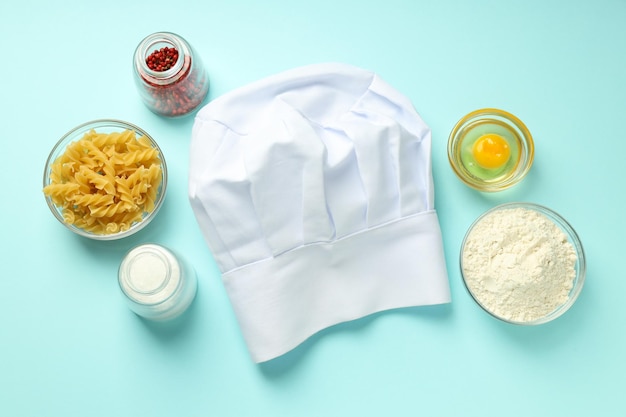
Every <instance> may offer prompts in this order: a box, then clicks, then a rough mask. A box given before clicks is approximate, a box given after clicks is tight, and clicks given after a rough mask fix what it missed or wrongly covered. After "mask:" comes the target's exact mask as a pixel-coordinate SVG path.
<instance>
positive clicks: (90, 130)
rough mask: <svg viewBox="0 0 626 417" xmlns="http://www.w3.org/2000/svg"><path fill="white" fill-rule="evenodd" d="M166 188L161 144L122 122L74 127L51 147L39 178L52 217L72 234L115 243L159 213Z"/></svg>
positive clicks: (102, 122)
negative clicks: (114, 241) (41, 180)
mask: <svg viewBox="0 0 626 417" xmlns="http://www.w3.org/2000/svg"><path fill="white" fill-rule="evenodd" d="M166 188H167V165H166V163H165V158H164V157H163V153H162V151H161V148H159V145H158V144H157V143H156V142H155V140H154V139H153V138H152V137H151V136H150V135H149V134H148V133H146V132H145V131H144V130H142V129H141V128H139V127H137V126H135V125H133V124H131V123H128V122H124V121H121V120H105V119H101V120H94V121H90V122H87V123H84V124H81V125H80V126H77V127H75V128H74V129H72V130H71V131H69V132H68V133H66V134H65V135H64V136H63V137H62V138H61V139H60V140H59V141H58V142H57V144H56V145H55V146H54V148H53V149H52V151H51V152H50V155H49V156H48V160H47V161H46V166H45V170H44V174H43V194H44V196H45V199H46V202H47V203H48V206H49V207H50V210H51V211H52V214H54V216H55V217H56V218H57V220H59V221H60V222H61V223H62V224H63V225H65V226H66V227H67V228H68V229H69V230H71V231H72V232H74V233H76V234H78V235H80V236H84V237H87V238H91V239H96V240H115V239H121V238H123V237H126V236H130V235H132V234H134V233H136V232H138V231H139V230H141V229H143V228H144V227H145V226H147V225H148V223H150V221H151V220H152V219H153V218H154V217H155V216H156V214H157V213H158V211H159V209H160V207H161V205H162V203H163V200H164V198H165V190H166Z"/></svg>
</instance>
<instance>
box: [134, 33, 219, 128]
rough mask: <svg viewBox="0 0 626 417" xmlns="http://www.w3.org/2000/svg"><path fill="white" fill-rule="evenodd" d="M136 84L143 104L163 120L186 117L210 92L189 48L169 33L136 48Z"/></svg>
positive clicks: (205, 77)
mask: <svg viewBox="0 0 626 417" xmlns="http://www.w3.org/2000/svg"><path fill="white" fill-rule="evenodd" d="M133 67H134V75H135V83H136V85H137V89H138V91H139V94H140V96H141V99H142V100H143V102H144V104H145V105H146V106H147V107H148V108H149V109H150V110H151V111H153V112H154V113H156V114H158V115H161V116H165V117H179V116H185V115H187V114H189V113H191V112H192V111H193V110H195V109H196V108H198V106H200V104H201V103H202V102H203V100H204V98H205V97H206V95H207V93H208V91H209V79H208V76H207V73H206V70H205V68H204V66H203V64H202V60H201V59H200V57H199V56H198V54H196V52H195V50H194V49H193V48H192V47H191V45H190V44H189V43H188V42H187V41H186V40H185V39H183V38H182V37H181V36H179V35H177V34H175V33H171V32H156V33H153V34H151V35H149V36H147V37H146V38H144V39H143V40H142V41H141V43H139V45H138V46H137V49H136V50H135V56H134V60H133Z"/></svg>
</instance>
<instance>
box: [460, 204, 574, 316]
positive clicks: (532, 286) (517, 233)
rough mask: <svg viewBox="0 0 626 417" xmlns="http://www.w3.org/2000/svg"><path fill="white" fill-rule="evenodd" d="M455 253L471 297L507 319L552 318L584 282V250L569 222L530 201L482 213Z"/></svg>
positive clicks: (564, 310)
mask: <svg viewBox="0 0 626 417" xmlns="http://www.w3.org/2000/svg"><path fill="white" fill-rule="evenodd" d="M460 258H461V259H460V263H461V274H462V276H463V281H464V283H465V286H466V288H467V290H468V291H469V293H470V295H471V296H472V298H474V300H475V301H476V302H477V303H478V305H479V306H480V307H482V308H483V309H484V310H485V311H486V312H487V313H489V314H491V315H492V316H494V317H496V318H498V319H500V320H503V321H505V322H507V323H513V324H520V325H537V324H542V323H547V322H549V321H551V320H554V319H556V318H557V317H559V316H561V315H562V314H563V313H565V312H566V311H567V310H568V309H569V308H570V307H571V306H572V305H573V304H574V302H575V301H576V299H577V298H578V295H579V294H580V291H581V289H582V287H583V284H584V281H585V271H586V266H585V254H584V251H583V247H582V244H581V242H580V239H579V238H578V235H577V234H576V232H575V231H574V229H573V228H572V226H571V225H570V224H569V223H568V222H567V221H566V220H565V219H564V218H563V217H561V216H560V215H559V214H558V213H556V212H554V211H553V210H551V209H549V208H547V207H544V206H541V205H537V204H532V203H507V204H502V205H499V206H496V207H494V208H492V209H490V210H488V211H486V212H485V213H483V214H482V215H481V216H480V217H479V218H478V219H476V221H475V222H474V223H473V224H472V225H471V226H470V228H469V230H468V232H467V234H466V235H465V238H464V239H463V243H462V245H461V256H460Z"/></svg>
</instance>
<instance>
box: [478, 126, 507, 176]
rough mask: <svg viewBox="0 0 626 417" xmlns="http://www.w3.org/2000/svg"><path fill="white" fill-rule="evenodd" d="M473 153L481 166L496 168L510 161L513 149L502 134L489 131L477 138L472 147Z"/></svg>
mask: <svg viewBox="0 0 626 417" xmlns="http://www.w3.org/2000/svg"><path fill="white" fill-rule="evenodd" d="M472 155H473V156H474V159H475V160H476V163H477V164H478V165H480V166H481V167H483V168H487V169H495V168H500V167H502V166H504V164H506V163H507V162H508V160H509V158H511V149H510V148H509V144H508V143H507V141H506V139H504V138H503V137H502V136H500V135H496V134H494V133H488V134H486V135H482V136H481V137H479V138H478V140H476V142H475V143H474V146H473V147H472Z"/></svg>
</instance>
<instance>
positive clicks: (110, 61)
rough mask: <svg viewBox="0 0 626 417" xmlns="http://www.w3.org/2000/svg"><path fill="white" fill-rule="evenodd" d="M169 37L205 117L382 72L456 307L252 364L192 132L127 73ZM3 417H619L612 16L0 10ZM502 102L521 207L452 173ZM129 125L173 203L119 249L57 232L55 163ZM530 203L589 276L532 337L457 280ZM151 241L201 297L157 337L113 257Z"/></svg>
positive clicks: (409, 4)
mask: <svg viewBox="0 0 626 417" xmlns="http://www.w3.org/2000/svg"><path fill="white" fill-rule="evenodd" d="M161 30H167V31H172V32H176V33H179V34H180V35H182V36H183V37H185V38H186V39H187V40H188V41H189V42H190V43H191V44H192V45H193V46H194V47H195V48H196V49H197V51H198V53H199V54H201V56H202V58H203V60H204V62H205V64H206V66H207V69H208V71H209V74H210V77H211V82H212V86H211V90H210V93H209V100H210V99H214V98H215V97H218V96H220V95H222V94H224V93H227V92H229V91H231V90H233V89H234V88H237V87H239V86H243V85H245V84H247V83H249V82H251V81H254V80H257V79H259V78H262V77H265V76H268V75H271V74H274V73H277V72H280V71H283V70H286V69H289V68H293V67H296V66H300V65H305V64H310V63H318V62H324V61H340V62H345V63H349V64H353V65H357V66H360V67H363V68H367V69H371V70H374V71H376V72H378V73H379V74H380V75H381V76H382V77H383V78H384V79H385V80H386V81H387V82H389V83H390V84H391V85H393V86H395V87H396V88H397V89H398V90H400V91H402V92H403V93H404V94H406V95H407V96H408V97H409V98H410V99H411V100H412V101H413V103H414V105H415V107H416V109H417V110H418V112H419V113H420V114H421V116H422V117H423V118H424V120H425V121H426V123H427V124H429V126H430V127H431V128H432V131H433V146H432V159H433V174H434V180H435V186H436V189H435V192H436V206H437V210H438V213H439V216H440V221H441V227H442V230H443V237H444V244H445V251H446V255H447V266H448V269H449V277H450V284H451V289H452V298H453V301H452V303H451V304H449V305H445V306H437V307H427V308H413V309H404V310H399V311H393V312H386V313H381V314H377V315H375V316H373V317H368V318H365V319H362V320H358V321H356V322H352V323H347V324H344V325H339V326H336V327H334V328H332V329H328V330H326V331H323V332H322V333H321V334H318V335H316V336H314V337H313V338H311V339H310V340H309V341H308V342H306V343H305V344H304V345H302V346H301V347H299V348H298V349H296V350H295V351H293V352H291V353H290V354H288V355H286V356H284V357H282V358H279V359H277V360H275V361H272V362H269V363H266V364H262V365H255V364H253V363H252V361H251V360H250V358H249V356H248V353H247V351H246V348H245V346H244V343H243V340H242V337H241V333H240V332H239V329H238V327H237V323H236V321H235V318H234V315H233V311H232V308H231V306H230V304H229V302H228V299H227V297H226V294H225V291H224V289H223V287H222V284H221V282H220V277H219V273H218V270H217V267H216V265H215V263H214V261H213V260H212V258H211V254H210V252H209V251H208V248H207V246H206V245H205V243H204V241H203V239H202V236H201V234H200V231H199V229H198V227H197V225H196V222H195V219H194V217H193V215H192V211H191V208H190V206H189V204H188V201H187V167H188V149H189V140H190V135H191V127H192V124H193V119H192V118H188V119H184V120H165V119H162V118H160V117H158V116H156V115H154V114H152V113H150V112H149V111H148V110H147V109H146V108H145V107H144V106H143V104H142V103H141V102H140V99H139V96H138V94H137V93H136V91H135V86H134V84H133V79H132V72H131V71H132V66H131V62H132V54H133V52H134V49H135V47H136V45H137V44H138V43H139V42H140V41H141V39H143V37H145V36H146V35H148V34H150V33H152V32H156V31H161ZM0 35H1V38H2V39H3V48H2V51H3V52H2V57H3V62H4V67H3V71H2V74H3V83H2V93H1V94H2V100H1V104H0V106H1V109H2V111H1V113H0V114H1V117H2V121H3V123H2V130H1V133H0V135H1V136H2V144H3V149H2V152H1V153H0V158H1V161H2V163H1V164H0V170H1V173H2V175H1V178H3V179H4V183H3V187H2V201H3V203H2V216H0V222H1V224H0V228H1V229H0V230H1V231H2V238H1V239H2V264H3V271H2V274H1V275H2V276H1V280H2V281H1V282H2V285H1V291H0V416H3V417H5V416H6V417H20V416H33V417H43V416H62V417H73V416H81V417H85V416H90V417H91V416H107V417H110V416H116V417H123V416H124V417H125V416H151V417H165V416H185V417H190V416H220V417H226V416H273V417H279V416H464V417H469V416H507V417H512V416H624V415H626V401H625V400H624V389H625V387H626V384H625V382H624V381H625V379H626V359H625V353H626V331H625V329H626V327H625V326H626V308H625V307H624V306H625V305H626V304H625V301H624V297H625V295H626V274H625V272H624V250H625V247H626V246H625V245H626V244H625V243H624V242H625V240H624V236H626V222H625V221H624V202H625V198H624V195H625V191H624V190H625V186H624V164H623V152H624V151H623V149H624V134H625V133H624V128H623V122H624V120H625V119H626V1H624V0H612V1H611V0H600V1H539V0H531V1H523V2H522V1H516V2H504V1H502V2H500V1H493V0H491V1H490V0H477V1H451V0H444V1H425V0H388V1H384V2H374V1H354V0H347V1H337V0H333V1H330V0H319V1H315V2H292V1H279V0H274V1H271V0H270V1H265V2H261V1H259V2H251V1H244V0H232V1H220V2H217V1H205V2H191V1H186V0H179V1H176V2H171V1H167V2H166V1H160V0H157V1H152V2H142V1H137V2H132V1H130V2H129V1H118V0H109V1H99V2H84V1H77V0H68V1H65V2H43V1H39V2H37V1H17V2H14V1H5V2H3V3H2V4H1V5H0ZM482 107H497V108H502V109H504V110H507V111H509V112H511V113H513V114H515V115H516V116H518V117H519V118H520V119H521V120H522V121H523V122H524V123H525V124H526V125H527V126H528V128H529V129H530V131H531V133H532V134H533V136H534V139H535V146H536V157H535V163H534V165H533V168H532V170H531V171H530V173H529V175H528V177H527V178H526V179H525V180H524V181H523V182H522V183H521V184H519V185H517V186H516V187H515V188H513V189H511V190H508V191H505V192H502V193H498V194H481V193H478V192H477V191H475V190H473V189H470V188H469V187H467V186H465V185H463V183H461V181H460V180H458V179H457V178H456V177H455V175H454V173H453V172H452V170H451V168H450V166H449V164H448V160H447V154H446V141H447V137H448V133H449V132H450V130H451V129H452V127H453V126H454V124H455V123H456V122H457V121H458V120H459V119H460V118H461V117H462V116H463V115H465V114H466V113H468V112H470V111H472V110H475V109H478V108H482ZM107 117H110V118H120V119H124V120H127V121H130V122H132V123H135V124H137V125H139V126H141V127H142V128H144V129H145V130H147V131H148V132H149V133H151V134H152V135H153V136H154V137H155V139H156V140H157V141H158V142H159V144H160V146H161V147H162V148H163V151H164V152H165V155H166V158H167V162H168V165H169V173H170V177H169V191H168V196H167V199H166V201H165V205H164V207H163V208H162V211H161V212H160V213H159V215H158V218H157V219H155V221H154V222H153V223H152V224H151V225H150V226H149V227H148V228H146V229H145V230H143V231H142V232H141V233H140V234H138V235H137V236H135V237H132V238H129V239H127V240H123V241H119V242H93V241H89V240H86V239H83V238H80V237H78V236H75V235H73V234H71V233H70V232H69V231H67V230H66V229H65V228H64V227H63V226H61V225H60V224H59V223H58V222H57V220H55V218H54V217H53V216H52V214H51V213H50V212H49V209H48V207H47V206H46V204H45V202H44V198H43V195H42V193H41V180H42V178H41V176H42V173H43V167H44V163H45V160H46V157H47V155H48V152H49V151H50V149H51V148H52V146H53V145H54V143H55V142H56V140H57V139H58V138H60V137H61V136H62V135H63V134H64V133H65V132H66V131H68V130H69V129H70V128H72V127H74V126H76V125H78V124H80V123H83V122H85V121H88V120H91V119H98V118H107ZM510 201H528V202H534V203H538V204H542V205H545V206H547V207H549V208H551V209H553V210H555V211H557V212H559V213H560V214H562V215H563V216H564V217H565V218H566V219H567V220H568V221H569V222H570V223H571V224H572V226H573V227H574V229H575V230H576V231H577V232H578V234H579V235H580V238H581V240H582V242H583V245H584V248H585V250H586V254H587V261H588V271H587V272H588V276H587V282H586V284H585V287H584V288H583V291H582V294H581V296H580V298H579V299H578V301H577V302H576V304H574V306H573V307H572V309H571V310H570V311H569V312H567V313H566V314H565V315H564V316H562V317H560V318H559V319H557V320H556V321H554V322H551V323H548V324H545V325H542V326H539V327H516V326H512V325H507V324H504V323H501V322H498V321H497V320H495V319H493V318H491V317H490V316H488V315H487V314H486V313H485V312H483V311H482V310H481V309H480V308H479V307H478V306H477V305H476V304H475V303H474V302H473V301H472V300H471V298H470V296H469V295H468V294H467V292H466V290H465V288H464V287H463V284H462V282H461V277H460V273H459V268H458V252H459V249H460V244H461V241H462V239H463V236H464V234H465V231H466V229H467V228H468V227H469V225H470V224H471V223H472V221H473V220H474V219H475V218H476V217H477V216H479V215H480V214H481V213H482V212H484V211H485V210H487V209H489V208H491V207H493V206H495V205H497V204H500V203H504V202H510ZM144 242H156V243H160V244H163V245H165V246H167V247H170V248H172V249H174V250H177V251H180V252H182V253H184V254H185V256H186V257H187V258H188V259H189V260H190V262H191V263H192V264H193V265H194V266H195V268H196V270H197V272H198V276H199V292H198V296H197V298H196V300H195V302H194V304H193V305H192V308H191V309H190V310H189V311H188V312H187V313H186V314H185V316H183V317H182V318H181V319H180V320H179V321H177V322H175V323H170V324H169V325H166V326H158V325H155V324H152V323H149V322H146V321H143V320H141V319H139V318H138V317H137V316H135V315H134V314H133V313H132V312H131V311H130V310H129V309H128V308H127V307H126V305H125V304H124V300H123V298H122V296H121V294H120V292H119V289H118V287H117V282H116V278H117V277H116V274H117V268H118V266H119V262H120V261H121V259H122V256H123V254H124V253H125V252H126V251H127V250H128V249H130V248H131V247H132V246H135V245H136V244H139V243H144Z"/></svg>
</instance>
